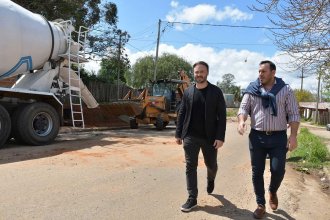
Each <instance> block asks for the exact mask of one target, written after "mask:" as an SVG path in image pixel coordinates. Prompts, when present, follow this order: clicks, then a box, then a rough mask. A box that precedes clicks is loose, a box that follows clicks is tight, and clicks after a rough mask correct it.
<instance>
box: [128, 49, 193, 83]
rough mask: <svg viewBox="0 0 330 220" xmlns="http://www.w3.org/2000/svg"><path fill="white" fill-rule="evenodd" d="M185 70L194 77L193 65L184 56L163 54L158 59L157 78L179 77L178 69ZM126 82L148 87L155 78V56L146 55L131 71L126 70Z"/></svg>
mask: <svg viewBox="0 0 330 220" xmlns="http://www.w3.org/2000/svg"><path fill="white" fill-rule="evenodd" d="M179 70H184V71H185V72H186V73H187V74H188V75H189V77H190V78H191V79H192V76H191V74H189V73H191V72H192V66H191V64H190V63H188V62H187V61H185V60H184V59H183V58H180V57H178V56H177V55H173V54H163V55H162V56H161V57H160V58H159V59H158V64H157V76H156V79H177V78H178V76H177V74H178V71H179ZM125 78H126V82H127V84H128V85H129V86H131V87H134V88H143V87H146V86H147V85H148V84H149V82H150V81H152V80H153V79H154V57H153V56H146V57H143V58H140V59H138V60H137V61H136V63H135V64H134V65H133V67H132V68H131V70H130V71H126V72H125Z"/></svg>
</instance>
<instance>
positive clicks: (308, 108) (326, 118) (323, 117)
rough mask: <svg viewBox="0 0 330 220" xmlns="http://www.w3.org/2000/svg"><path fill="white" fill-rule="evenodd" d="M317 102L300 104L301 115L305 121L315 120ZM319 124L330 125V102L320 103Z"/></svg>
mask: <svg viewBox="0 0 330 220" xmlns="http://www.w3.org/2000/svg"><path fill="white" fill-rule="evenodd" d="M316 104H317V103H316V102H299V110H300V114H301V116H302V117H303V118H305V119H310V118H315V114H316ZM317 109H318V114H319V124H321V125H326V124H330V102H320V103H318V107H317Z"/></svg>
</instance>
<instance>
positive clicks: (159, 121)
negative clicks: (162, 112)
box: [155, 116, 164, 131]
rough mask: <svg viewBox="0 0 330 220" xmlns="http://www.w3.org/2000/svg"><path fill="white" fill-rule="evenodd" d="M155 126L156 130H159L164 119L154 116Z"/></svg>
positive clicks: (162, 125) (162, 126) (161, 128)
mask: <svg viewBox="0 0 330 220" xmlns="http://www.w3.org/2000/svg"><path fill="white" fill-rule="evenodd" d="M155 126H156V128H157V130H158V131H161V130H163V129H164V121H163V119H162V117H159V116H158V117H157V118H156V124H155Z"/></svg>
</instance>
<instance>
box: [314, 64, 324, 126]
mask: <svg viewBox="0 0 330 220" xmlns="http://www.w3.org/2000/svg"><path fill="white" fill-rule="evenodd" d="M321 75H322V70H321V67H320V70H319V73H318V84H317V100H316V109H315V110H316V111H315V123H316V124H317V123H319V102H320V84H321Z"/></svg>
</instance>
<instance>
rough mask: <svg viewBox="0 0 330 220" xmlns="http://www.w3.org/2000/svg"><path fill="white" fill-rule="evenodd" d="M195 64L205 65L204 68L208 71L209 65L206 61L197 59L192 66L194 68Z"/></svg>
mask: <svg viewBox="0 0 330 220" xmlns="http://www.w3.org/2000/svg"><path fill="white" fill-rule="evenodd" d="M197 65H203V66H205V67H206V69H207V72H209V65H208V64H207V63H206V62H204V61H198V62H196V63H194V65H193V68H195V66H197Z"/></svg>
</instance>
